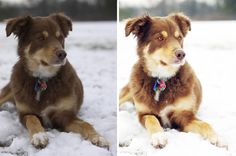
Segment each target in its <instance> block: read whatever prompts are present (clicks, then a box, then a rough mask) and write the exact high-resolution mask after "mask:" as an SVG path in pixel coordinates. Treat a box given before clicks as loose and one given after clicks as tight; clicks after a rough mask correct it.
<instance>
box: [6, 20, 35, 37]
mask: <svg viewBox="0 0 236 156" xmlns="http://www.w3.org/2000/svg"><path fill="white" fill-rule="evenodd" d="M31 20H32V17H31V16H22V17H16V18H11V19H7V20H6V22H7V26H6V35H7V37H8V36H10V35H11V33H13V34H14V35H16V36H17V37H19V36H20V35H21V34H23V33H24V32H25V31H27V30H28V27H27V25H28V24H29V23H30V21H31Z"/></svg>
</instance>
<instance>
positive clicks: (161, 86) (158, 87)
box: [153, 79, 166, 92]
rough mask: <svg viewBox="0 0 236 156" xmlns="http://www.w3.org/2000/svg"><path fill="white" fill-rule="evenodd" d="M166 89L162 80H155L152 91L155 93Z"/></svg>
mask: <svg viewBox="0 0 236 156" xmlns="http://www.w3.org/2000/svg"><path fill="white" fill-rule="evenodd" d="M165 89H166V84H165V81H164V80H160V79H156V81H155V84H154V86H153V90H154V91H155V92H157V91H159V92H161V91H164V90H165Z"/></svg>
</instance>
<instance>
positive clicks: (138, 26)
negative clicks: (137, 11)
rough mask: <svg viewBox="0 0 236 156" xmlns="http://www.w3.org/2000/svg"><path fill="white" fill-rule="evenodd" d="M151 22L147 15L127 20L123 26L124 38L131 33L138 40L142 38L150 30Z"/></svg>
mask: <svg viewBox="0 0 236 156" xmlns="http://www.w3.org/2000/svg"><path fill="white" fill-rule="evenodd" d="M151 20H152V19H151V17H149V16H148V15H145V16H142V17H136V18H132V19H129V20H128V22H127V23H126V26H125V36H126V37H127V36H129V34H130V33H132V34H134V35H135V36H137V37H138V38H140V37H142V36H143V35H144V33H145V32H146V31H147V30H148V29H149V28H150V24H151Z"/></svg>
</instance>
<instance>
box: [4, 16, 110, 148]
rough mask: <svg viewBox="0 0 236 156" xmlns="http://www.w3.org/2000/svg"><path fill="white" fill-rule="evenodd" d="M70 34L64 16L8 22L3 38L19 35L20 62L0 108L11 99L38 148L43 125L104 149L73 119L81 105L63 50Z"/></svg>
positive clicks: (100, 140) (42, 138) (88, 127)
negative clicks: (74, 134)
mask: <svg viewBox="0 0 236 156" xmlns="http://www.w3.org/2000/svg"><path fill="white" fill-rule="evenodd" d="M71 30H72V22H71V20H70V18H69V17H67V16H65V15H64V14H52V15H50V16H48V17H31V16H25V17H17V18H13V19H10V20H8V22H7V26H6V34H7V36H10V35H11V34H12V33H13V34H14V35H16V36H17V37H18V55H19V61H18V62H17V63H16V64H15V66H14V68H13V71H12V75H11V80H10V83H9V84H8V85H7V86H6V87H4V88H3V90H2V92H1V93H0V104H3V103H4V102H6V101H14V103H15V104H16V108H17V111H18V113H19V116H20V120H21V122H22V123H23V125H25V126H26V128H27V129H28V131H29V136H30V140H31V143H32V144H33V145H34V146H35V147H37V148H38V147H45V146H46V145H47V144H48V138H47V135H46V133H45V132H44V126H49V127H52V128H57V129H59V130H61V131H65V132H75V133H79V134H81V136H82V137H83V138H85V139H88V140H90V141H91V142H92V143H93V144H95V145H98V146H101V147H108V142H107V141H106V140H105V139H104V138H103V137H102V136H101V135H99V134H98V133H97V132H96V131H95V129H94V128H93V127H92V125H90V124H89V123H87V122H85V121H83V120H81V119H79V118H78V117H77V116H76V115H77V113H78V111H79V109H80V107H81V104H82V102H83V86H82V83H81V81H80V79H79V78H78V76H77V75H76V72H75V70H74V69H73V67H72V66H71V64H70V63H69V61H68V60H67V59H66V52H65V51H64V40H65V38H66V37H67V35H68V33H69V31H71Z"/></svg>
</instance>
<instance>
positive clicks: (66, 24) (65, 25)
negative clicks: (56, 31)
mask: <svg viewBox="0 0 236 156" xmlns="http://www.w3.org/2000/svg"><path fill="white" fill-rule="evenodd" d="M50 16H51V18H52V19H54V20H55V21H56V22H57V23H58V24H59V26H60V28H61V30H62V32H63V34H64V36H65V37H67V35H68V34H69V31H72V22H71V19H70V18H69V17H68V16H66V15H65V14H63V13H55V14H51V15H50Z"/></svg>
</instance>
